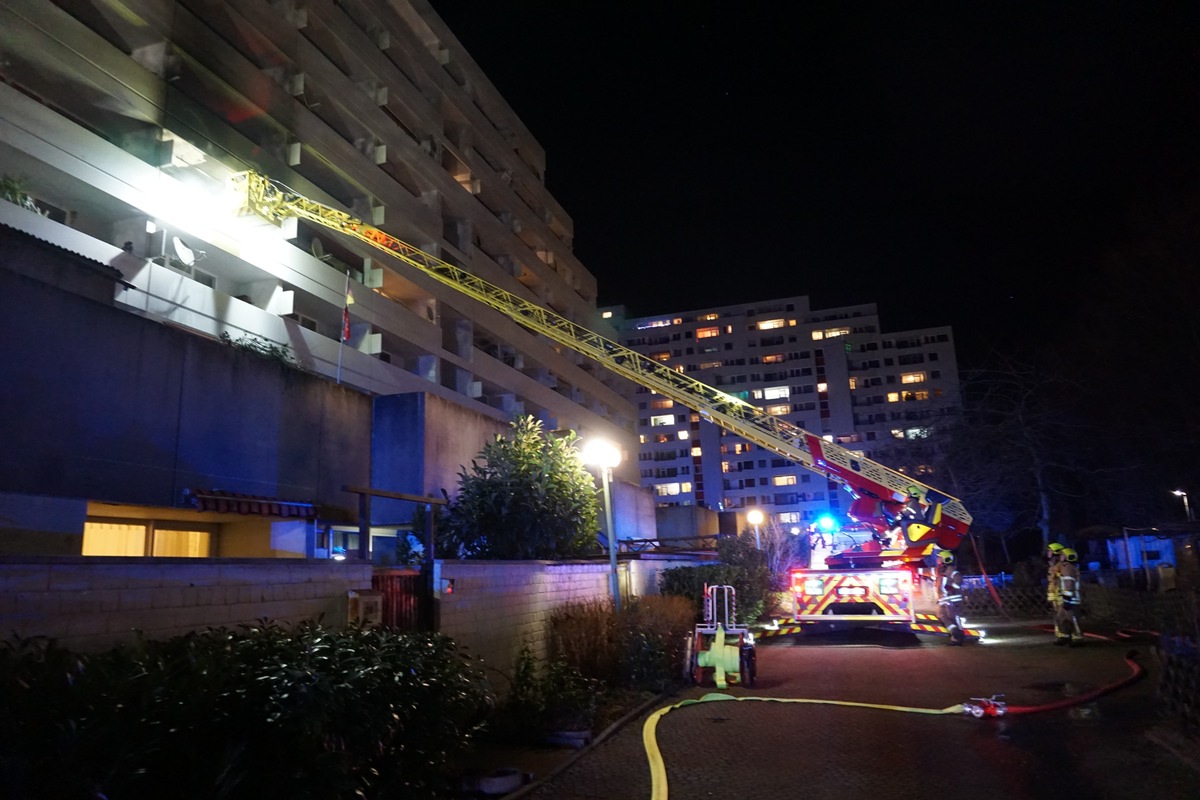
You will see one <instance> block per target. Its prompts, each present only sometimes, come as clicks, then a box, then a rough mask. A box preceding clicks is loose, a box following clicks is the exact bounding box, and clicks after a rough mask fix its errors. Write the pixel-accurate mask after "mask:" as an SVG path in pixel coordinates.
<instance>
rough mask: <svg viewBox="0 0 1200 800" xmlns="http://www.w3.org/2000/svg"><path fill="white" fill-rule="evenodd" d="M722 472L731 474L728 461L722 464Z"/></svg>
mask: <svg viewBox="0 0 1200 800" xmlns="http://www.w3.org/2000/svg"><path fill="white" fill-rule="evenodd" d="M693 454H694V453H693ZM721 472H729V462H728V461H722V462H721Z"/></svg>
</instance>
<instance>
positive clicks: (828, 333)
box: [812, 328, 850, 342]
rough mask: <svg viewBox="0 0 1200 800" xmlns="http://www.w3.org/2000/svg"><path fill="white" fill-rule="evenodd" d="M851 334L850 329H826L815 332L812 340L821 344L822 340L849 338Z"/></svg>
mask: <svg viewBox="0 0 1200 800" xmlns="http://www.w3.org/2000/svg"><path fill="white" fill-rule="evenodd" d="M849 334H850V329H849V328H826V329H825V330H823V331H813V332H812V338H813V341H818V342H819V341H820V340H822V339H836V338H837V337H838V336H848V335H849Z"/></svg>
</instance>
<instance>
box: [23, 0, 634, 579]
mask: <svg viewBox="0 0 1200 800" xmlns="http://www.w3.org/2000/svg"><path fill="white" fill-rule="evenodd" d="M545 162H546V156H545V153H544V152H543V150H542V148H541V146H540V145H539V144H538V142H537V141H536V140H535V139H534V137H533V135H532V134H531V133H530V132H529V131H528V130H527V129H526V128H525V126H524V125H523V124H522V123H521V121H520V119H518V117H517V115H516V113H515V112H514V111H513V109H512V108H510V107H509V106H508V105H507V104H506V103H505V101H504V99H503V98H502V97H501V96H500V94H499V93H498V92H497V90H496V89H495V88H494V87H493V86H492V84H491V83H490V82H489V81H488V79H487V77H486V76H485V75H484V74H483V73H482V71H481V70H480V69H479V67H478V66H477V65H476V64H475V63H474V62H473V61H472V59H471V57H470V56H469V55H468V54H467V53H466V52H465V51H464V49H463V47H462V46H461V44H460V43H459V42H458V40H457V39H456V38H455V37H454V35H453V33H452V32H451V31H450V30H449V29H448V28H447V27H446V26H445V24H444V23H443V22H442V21H441V19H440V18H439V17H438V16H437V14H436V13H435V12H434V11H433V9H432V8H431V7H430V5H429V3H428V2H425V0H353V1H352V2H337V1H336V0H312V1H311V2H295V1H294V0H282V1H279V0H238V1H237V2H233V1H232V0H225V1H222V0H125V1H124V2H120V3H96V2H91V1H90V0H10V1H8V2H5V3H3V4H2V5H0V173H2V174H3V179H4V182H3V194H4V196H5V198H6V199H8V200H10V201H11V202H0V235H2V236H3V239H4V243H5V244H4V247H3V248H0V249H3V250H4V252H5V253H6V255H4V256H0V262H2V263H0V278H3V281H4V284H3V295H4V305H3V308H4V315H3V319H2V320H0V340H2V341H3V343H4V357H3V358H2V359H0V363H2V364H3V366H0V384H2V385H3V386H4V387H5V388H4V392H5V394H6V398H5V401H4V413H3V414H0V432H3V436H0V439H3V440H4V441H5V442H6V443H7V444H6V447H5V448H4V449H5V450H6V452H5V453H4V454H3V455H0V508H2V509H4V511H5V513H4V514H0V517H2V518H3V519H4V520H5V521H4V522H0V529H3V530H7V531H13V532H20V533H21V537H22V542H23V544H21V545H20V546H19V547H18V546H17V545H13V547H14V548H16V549H19V550H23V551H25V552H57V553H70V552H72V551H73V552H76V553H78V552H79V550H78V548H79V536H78V534H79V532H80V531H79V530H78V529H79V528H80V527H81V526H82V525H83V524H84V520H85V518H86V520H87V524H88V525H91V526H92V527H91V528H90V529H91V530H94V531H97V533H96V536H97V539H96V541H105V542H109V543H110V544H111V546H109V545H105V547H103V548H101V550H99V551H95V552H101V553H110V552H118V551H119V552H121V553H128V554H135V555H136V554H147V555H149V554H150V553H152V552H159V550H160V547H159V543H160V539H161V542H162V543H164V544H162V548H165V549H166V550H171V551H172V553H174V552H175V551H176V550H178V551H179V553H178V554H193V555H197V554H198V555H231V554H235V555H264V554H267V555H270V554H291V555H304V554H305V552H306V550H307V552H308V553H309V554H311V553H312V551H313V546H312V543H313V541H314V539H313V533H314V532H313V526H314V525H315V526H317V527H318V528H319V527H321V526H322V525H325V526H326V527H329V526H333V527H335V528H336V527H337V526H338V525H343V526H350V527H353V525H354V524H355V522H354V517H355V513H356V511H357V509H358V508H359V506H358V499H359V496H358V495H356V494H355V493H353V492H352V491H348V490H347V487H348V486H357V487H363V486H373V487H375V488H378V489H386V490H391V491H395V492H408V493H414V494H420V495H427V494H436V493H437V492H438V490H439V489H447V490H450V491H451V492H453V490H454V488H455V477H456V474H457V470H458V469H459V467H460V466H461V465H462V464H465V463H469V462H470V458H471V456H472V455H473V454H475V453H476V452H478V449H479V447H480V446H481V445H482V444H483V442H484V441H486V440H487V438H489V437H490V436H491V435H494V433H495V432H496V431H498V430H503V429H504V426H505V424H506V423H507V421H508V420H510V419H511V418H512V417H513V416H514V415H517V414H532V415H534V416H536V417H538V418H540V419H541V420H542V421H543V422H544V424H545V426H546V427H547V429H549V430H556V429H572V430H576V431H579V432H580V433H581V434H583V435H603V436H605V437H607V438H610V439H613V440H615V441H616V442H617V443H618V444H619V445H621V446H623V448H624V449H625V450H626V451H627V452H633V451H634V449H635V448H636V442H635V439H634V433H633V428H634V416H635V415H634V412H633V409H632V406H631V404H630V402H629V401H628V400H627V399H626V398H625V397H624V396H623V393H624V387H623V386H622V385H621V382H620V380H619V379H617V378H616V377H615V376H612V375H610V374H609V373H607V372H605V371H604V370H600V369H597V368H596V367H594V365H592V364H590V363H588V362H586V360H585V359H584V358H583V357H582V356H580V355H577V354H575V353H573V352H571V351H567V350H564V349H563V348H561V347H558V346H555V345H554V344H552V343H549V342H548V341H547V340H545V339H544V338H542V337H539V336H537V335H535V334H533V333H531V332H530V331H528V330H526V329H525V328H523V327H521V326H520V325H518V324H517V323H516V322H514V321H513V320H511V319H509V318H508V317H506V316H505V315H504V314H502V313H500V312H498V311H493V310H491V309H488V308H485V307H482V306H481V305H479V304H478V303H476V302H475V301H472V300H470V299H468V298H466V297H465V296H462V295H460V294H458V293H457V292H456V291H455V290H453V289H451V288H447V287H445V286H442V285H440V284H438V283H437V282H435V281H433V280H431V279H429V278H428V277H426V276H423V275H421V274H415V273H414V272H413V271H412V270H410V269H409V268H407V267H406V266H404V265H403V264H401V263H400V262H398V261H396V260H394V259H391V258H389V257H388V256H387V255H385V254H382V253H380V252H379V251H377V250H373V249H372V248H370V247H369V246H367V245H365V244H363V243H362V242H359V241H356V240H351V239H347V238H344V237H341V236H339V235H338V234H337V233H335V232H331V231H329V230H327V229H324V228H322V227H320V226H317V225H313V224H309V223H307V222H303V221H302V222H299V223H293V224H290V225H286V224H285V225H283V226H281V227H274V226H271V225H269V224H266V223H264V222H263V221H262V220H259V219H256V218H252V217H249V216H245V215H241V216H239V215H238V214H237V213H236V209H235V208H233V207H231V206H230V205H229V204H228V203H229V198H228V196H227V194H226V192H225V188H226V186H227V183H228V179H229V178H230V176H231V175H232V174H234V173H236V172H239V171H242V170H246V169H254V170H257V171H259V172H261V173H264V174H266V175H269V176H270V177H271V178H274V179H277V180H279V181H281V182H282V183H284V184H286V185H287V186H289V187H291V188H293V189H294V190H295V191H297V192H298V193H300V194H302V195H304V196H306V197H309V198H311V199H314V200H317V201H319V202H322V203H325V204H327V205H331V206H334V207H337V208H341V209H344V210H346V211H348V212H350V213H352V214H354V215H355V216H358V217H360V218H363V219H365V220H366V221H367V222H370V223H373V224H375V225H377V226H379V227H380V228H382V229H384V230H385V231H387V232H389V233H390V234H392V235H394V236H396V237H398V238H400V239H402V240H404V241H407V242H410V243H412V244H414V245H416V246H418V247H420V248H421V249H423V250H426V251H428V252H430V253H433V254H435V255H438V256H439V257H441V258H442V259H444V260H446V261H449V262H451V263H453V264H456V265H458V266H461V267H463V268H465V269H466V270H468V271H469V272H471V273H473V274H475V275H478V276H481V277H482V278H484V279H485V280H487V281H489V282H491V283H493V284H496V285H499V286H500V287H502V288H504V289H506V290H507V291H509V292H512V293H514V294H517V295H519V296H521V297H524V298H527V299H529V300H531V301H533V302H534V303H537V304H539V305H542V306H546V307H549V308H551V309H553V310H554V311H556V312H557V313H558V314H560V315H562V316H564V317H566V318H568V319H570V320H572V321H575V322H578V323H579V324H580V325H583V326H584V327H587V328H591V329H596V330H598V331H600V332H605V331H608V333H609V335H610V336H615V333H614V332H613V329H612V328H608V327H606V324H605V323H604V322H603V321H602V320H600V318H599V316H598V314H597V312H596V296H597V289H596V280H595V278H594V276H593V275H592V274H591V273H590V272H589V271H588V270H587V269H586V268H585V267H584V265H583V264H581V263H580V262H579V260H578V259H577V258H576V257H575V255H574V254H573V252H572V239H573V235H574V224H573V221H572V219H571V217H570V216H568V214H567V212H566V211H564V209H562V208H561V207H560V206H559V204H558V203H557V202H556V201H555V199H554V197H553V196H551V194H550V192H549V191H548V190H547V188H546V186H545V183H544V181H543V175H544V171H545V166H546V163H545ZM247 351H249V355H248V353H247ZM254 355H258V356H263V357H266V360H267V366H263V365H262V364H261V363H252V362H250V361H247V360H246V359H247V358H249V357H252V356H254ZM271 359H274V361H275V362H276V363H275V364H274V365H271V364H270V361H271ZM280 364H283V365H284V366H285V370H284V372H282V373H280V372H279V370H278V369H276V370H275V372H270V369H273V368H275V367H278V366H279V365H280ZM287 369H290V370H291V371H290V372H289V371H287ZM397 398H400V399H397ZM233 495H251V496H253V497H257V498H263V499H260V500H257V501H250V502H252V505H251V506H250V507H251V508H252V509H253V510H254V511H255V513H256V514H257V515H258V516H260V517H262V518H263V522H262V525H261V526H259V527H258V528H256V529H254V530H250V528H248V527H247V526H248V525H249V523H247V522H246V521H245V520H244V518H241V519H239V518H238V517H237V516H236V515H229V514H226V513H224V512H226V511H230V510H233V509H235V506H236V501H235V499H233V498H232V496H233ZM198 497H199V498H200V500H199V502H198V501H197V498H198ZM205 497H207V498H208V500H205V499H204V498H205ZM268 501H270V502H268ZM314 506H315V507H316V508H318V509H323V510H324V511H318V512H315V517H316V518H315V519H314V518H313V517H314V512H312V508H313V507H314ZM197 508H200V509H201V510H203V511H204V512H205V513H206V514H207V516H205V517H204V526H205V527H203V529H202V530H201V532H202V533H204V534H205V535H204V536H190V538H189V537H188V536H184V537H179V536H174V537H172V536H171V535H170V534H169V531H170V530H172V529H176V530H177V529H179V528H180V524H179V523H180V522H181V521H195V520H197V519H198V518H196V517H194V516H192V517H188V516H187V514H189V513H192V512H194V511H195V510H196V509H197ZM379 508H380V506H379V505H378V504H377V505H376V506H375V507H374V512H373V516H375V517H377V518H378V517H386V516H387V515H385V514H383V512H381V511H379ZM397 514H399V512H397ZM296 518H302V519H303V524H306V525H308V526H309V527H308V530H307V533H305V534H304V535H305V536H307V538H308V545H307V547H306V546H304V545H303V544H302V543H297V542H298V541H300V540H298V539H296V538H295V537H292V538H290V539H289V540H288V541H290V542H291V543H290V544H287V545H284V544H280V542H281V541H282V540H281V539H280V538H279V536H278V535H277V534H278V533H279V530H280V529H282V528H286V527H287V526H288V525H295V524H297V523H296V522H295V520H296ZM399 519H400V517H399V516H395V517H393V518H390V519H376V520H375V522H376V523H380V524H382V523H389V522H396V521H398V520H399ZM130 520H134V522H130ZM137 520H141V521H140V522H139V521H137ZM146 520H149V522H148V523H146V522H145V521H146ZM235 523H236V524H235ZM103 525H109V526H115V527H111V528H104V529H102V528H101V527H98V526H103ZM272 526H273V527H274V530H272ZM197 530H200V529H199V528H198V529H197ZM104 531H108V532H107V533H105V532H104ZM155 531H161V532H162V535H161V536H158V535H157V534H156V533H155ZM299 535H300V534H297V536H299ZM14 536H15V533H14ZM122 537H124V538H122ZM147 537H148V538H147ZM85 538H86V537H85ZM285 538H287V537H285ZM125 539H128V540H129V541H128V542H127V544H128V547H126V543H122V542H124V541H125ZM185 540H186V541H185ZM5 541H8V542H10V543H11V542H14V541H16V539H5V538H4V537H0V552H3V551H4V550H5V547H6V545H4V544H3V542H5ZM171 541H174V542H175V544H170V545H168V544H165V543H167V542H171ZM187 541H191V542H192V544H187ZM196 542H201V544H196ZM253 542H257V544H254V543H253ZM114 548H115V549H114ZM84 551H85V552H87V551H88V547H87V545H86V543H85V546H84ZM169 554H170V553H169Z"/></svg>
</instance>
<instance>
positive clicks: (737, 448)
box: [733, 442, 746, 456]
mask: <svg viewBox="0 0 1200 800" xmlns="http://www.w3.org/2000/svg"><path fill="white" fill-rule="evenodd" d="M745 447H746V445H744V444H742V443H741V442H738V443H736V444H734V446H733V454H734V455H735V456H739V455H741V454H742V453H743V452H744V451H745Z"/></svg>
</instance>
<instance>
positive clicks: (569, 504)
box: [438, 416, 599, 559]
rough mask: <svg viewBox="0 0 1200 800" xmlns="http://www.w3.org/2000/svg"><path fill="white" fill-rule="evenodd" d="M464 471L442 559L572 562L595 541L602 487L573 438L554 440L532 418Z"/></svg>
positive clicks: (443, 535) (445, 528)
mask: <svg viewBox="0 0 1200 800" xmlns="http://www.w3.org/2000/svg"><path fill="white" fill-rule="evenodd" d="M510 431H511V433H510V436H509V437H507V438H506V437H503V436H497V437H496V439H495V440H493V441H491V442H488V443H487V444H486V445H484V447H483V450H482V451H481V452H480V453H479V455H478V456H477V457H476V458H475V459H472V461H471V469H470V471H468V470H467V469H466V468H463V469H462V470H460V472H459V475H458V496H457V497H456V498H455V500H454V502H453V503H452V504H451V505H450V506H449V508H448V509H447V512H446V518H445V520H444V524H443V525H442V527H441V528H440V529H439V531H440V532H439V536H440V539H439V542H438V551H439V554H440V555H449V556H451V557H456V558H496V559H529V558H544V559H555V558H571V557H574V556H578V555H581V554H583V553H586V552H588V551H589V549H590V548H592V547H593V546H594V545H595V542H596V520H597V515H598V509H599V503H598V500H597V497H596V485H595V483H594V482H593V480H592V476H591V473H589V472H588V471H587V467H586V466H584V464H583V461H582V459H581V458H580V455H579V451H578V450H577V449H576V447H575V443H576V440H577V437H576V435H575V432H574V431H571V432H569V433H567V435H565V436H550V435H547V434H546V433H545V432H544V431H543V430H542V423H541V422H540V421H539V420H536V419H534V418H533V417H529V416H526V417H521V418H519V419H517V420H514V421H513V422H512V424H511V425H510Z"/></svg>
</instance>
